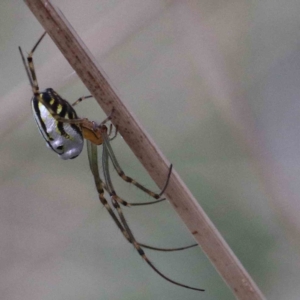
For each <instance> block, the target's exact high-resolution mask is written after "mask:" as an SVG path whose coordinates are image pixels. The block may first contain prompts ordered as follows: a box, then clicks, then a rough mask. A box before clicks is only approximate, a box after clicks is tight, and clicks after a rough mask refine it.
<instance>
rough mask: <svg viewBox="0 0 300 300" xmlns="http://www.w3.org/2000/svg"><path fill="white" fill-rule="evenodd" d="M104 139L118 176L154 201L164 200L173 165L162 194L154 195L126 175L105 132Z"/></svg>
mask: <svg viewBox="0 0 300 300" xmlns="http://www.w3.org/2000/svg"><path fill="white" fill-rule="evenodd" d="M102 138H103V142H104V143H105V147H106V149H107V152H108V155H109V157H110V159H111V161H112V163H113V166H114V168H115V170H116V171H117V173H118V175H119V176H120V177H121V178H122V179H123V180H124V181H126V182H129V183H132V184H133V185H135V186H136V187H137V188H139V189H140V190H142V191H143V192H145V193H146V194H148V195H150V196H151V197H153V198H154V199H159V200H162V199H160V197H161V195H162V194H163V193H164V191H165V189H166V188H167V185H168V183H169V180H170V177H171V172H172V165H171V166H170V169H169V174H168V178H167V181H166V184H165V186H164V188H163V190H162V192H161V193H159V194H157V193H154V192H152V191H150V190H149V189H147V188H146V187H144V186H143V185H141V184H140V183H138V182H137V181H135V180H134V179H132V178H131V177H129V176H127V175H125V173H124V171H123V170H122V169H121V167H120V165H119V163H118V161H117V158H116V156H115V154H114V152H113V149H112V147H111V145H110V143H109V139H108V137H107V134H106V132H105V130H104V131H103V132H102Z"/></svg>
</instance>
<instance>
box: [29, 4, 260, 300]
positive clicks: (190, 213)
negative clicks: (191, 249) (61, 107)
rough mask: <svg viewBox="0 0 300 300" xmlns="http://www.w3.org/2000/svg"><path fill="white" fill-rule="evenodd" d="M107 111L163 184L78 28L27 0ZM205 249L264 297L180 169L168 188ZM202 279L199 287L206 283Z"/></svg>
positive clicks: (250, 292) (221, 268)
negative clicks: (199, 202) (186, 183)
mask: <svg viewBox="0 0 300 300" xmlns="http://www.w3.org/2000/svg"><path fill="white" fill-rule="evenodd" d="M25 2H26V3H27V5H28V7H29V8H30V10H31V11H32V12H33V14H34V15H35V16H36V18H37V19H38V20H39V22H40V23H41V24H42V26H43V27H44V28H45V30H46V31H47V32H48V34H49V35H50V36H51V38H52V39H53V41H54V42H55V44H56V45H57V46H58V48H59V49H60V51H61V52H62V54H63V55H64V56H65V57H66V59H67V60H68V62H69V63H70V65H71V66H72V67H73V68H74V70H75V71H76V73H77V74H78V76H79V77H80V78H81V80H82V81H83V83H84V84H85V85H86V87H87V88H88V89H89V91H90V92H91V94H92V95H93V96H94V97H95V99H96V100H97V101H98V103H99V105H100V106H101V108H102V109H103V110H104V112H105V113H106V114H107V115H109V114H110V113H111V111H112V109H113V108H114V109H115V112H114V114H113V116H112V122H113V124H114V125H118V129H119V132H120V134H121V135H122V136H123V138H124V140H125V141H126V142H127V144H128V145H129V147H130V148H131V150H132V151H133V153H134V154H135V155H136V156H137V158H138V159H139V160H140V162H141V163H142V164H143V166H144V167H145V169H146V170H147V171H148V173H149V174H150V176H151V177H152V179H153V180H154V181H155V182H156V184H157V185H158V186H159V187H160V188H162V187H163V185H164V183H165V178H166V176H167V174H168V169H169V165H170V163H168V162H167V160H166V158H165V157H164V156H163V155H162V153H161V152H160V151H159V149H158V148H157V147H156V145H155V144H154V142H153V141H152V140H151V139H150V137H149V136H148V135H147V134H146V132H145V131H144V130H143V129H142V127H141V125H140V124H139V123H138V121H137V120H136V119H135V118H134V117H133V116H132V114H131V113H130V112H129V111H128V110H127V108H126V107H125V106H124V104H123V103H122V102H121V100H120V98H119V97H118V96H117V94H116V93H115V92H114V90H113V89H112V87H111V85H110V84H109V83H108V81H107V79H106V78H105V76H104V75H103V72H102V71H101V70H100V68H99V66H98V64H97V62H96V61H95V59H94V57H93V56H92V55H91V54H90V52H89V51H88V49H87V48H86V46H85V45H84V44H83V42H82V41H81V39H80V38H79V37H78V36H77V34H76V32H75V31H74V29H73V28H72V27H71V26H70V24H69V23H68V22H67V20H66V19H65V17H64V16H63V15H62V13H61V12H60V11H59V10H58V9H57V8H55V7H53V5H52V4H51V2H50V1H45V0H25ZM165 195H166V196H167V198H168V199H169V200H170V202H171V204H172V205H173V207H174V209H175V210H176V212H177V213H178V215H179V216H180V218H181V219H182V220H183V221H184V223H185V224H186V226H187V227H188V229H189V230H190V232H191V233H192V235H193V236H194V238H195V239H196V240H197V242H198V243H199V245H200V246H201V248H202V249H203V251H204V252H205V253H206V255H207V256H208V257H209V259H210V261H211V262H212V263H213V265H214V266H215V268H216V269H217V270H218V272H219V273H220V275H221V276H222V278H223V279H224V281H225V282H226V283H227V285H228V286H229V287H230V288H231V289H232V292H233V293H234V295H235V296H236V298H237V299H243V300H250V299H251V300H254V299H265V298H264V296H263V295H262V293H261V291H260V290H259V288H258V287H257V286H256V284H255V283H254V281H253V280H252V279H251V277H250V276H249V274H248V273H247V271H246V270H245V269H244V267H243V266H242V264H241V263H240V262H239V260H238V259H237V257H236V256H235V255H234V253H233V252H232V251H231V249H230V248H229V246H228V245H227V243H226V242H225V241H224V239H223V238H222V236H221V235H220V234H219V232H218V230H217V229H216V228H215V226H214V225H213V224H212V222H211V221H210V219H209V218H208V217H207V215H206V214H205V212H204V211H203V210H202V208H201V207H200V205H199V204H198V202H197V201H196V200H195V199H194V197H193V195H192V194H191V193H190V191H189V190H188V189H187V187H186V186H185V184H184V183H183V182H182V180H181V179H180V177H179V176H178V174H177V173H176V171H175V170H173V172H172V175H171V178H170V183H169V185H168V188H167V190H166V192H165ZM202 285H203V284H202V281H201V277H200V278H199V286H202Z"/></svg>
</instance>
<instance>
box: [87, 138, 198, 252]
mask: <svg viewBox="0 0 300 300" xmlns="http://www.w3.org/2000/svg"><path fill="white" fill-rule="evenodd" d="M87 152H88V158H89V164H90V169H91V171H92V174H93V177H94V180H95V185H96V188H97V191H98V194H99V199H100V201H101V203H102V204H103V205H104V207H105V208H106V209H107V210H108V212H109V214H110V216H111V217H112V219H113V220H114V221H115V223H116V225H117V226H118V228H119V229H120V231H121V232H122V234H123V235H124V237H125V238H126V239H127V241H128V242H129V243H132V241H131V240H130V238H129V235H128V234H127V232H126V230H125V229H124V227H123V225H122V224H121V222H120V221H119V219H118V218H117V217H116V215H115V213H114V211H113V210H112V209H111V207H110V205H109V204H108V202H107V200H106V199H105V197H104V191H103V188H104V187H106V184H105V183H104V182H103V181H102V180H101V178H100V175H99V168H98V153H97V147H96V145H94V144H92V143H91V142H90V141H87ZM106 189H108V188H106ZM140 245H142V246H143V247H145V248H148V249H151V250H157V251H165V252H167V251H177V250H185V249H188V248H191V247H193V246H194V245H192V246H187V247H180V248H157V247H153V246H149V245H146V244H140ZM195 246H197V244H195Z"/></svg>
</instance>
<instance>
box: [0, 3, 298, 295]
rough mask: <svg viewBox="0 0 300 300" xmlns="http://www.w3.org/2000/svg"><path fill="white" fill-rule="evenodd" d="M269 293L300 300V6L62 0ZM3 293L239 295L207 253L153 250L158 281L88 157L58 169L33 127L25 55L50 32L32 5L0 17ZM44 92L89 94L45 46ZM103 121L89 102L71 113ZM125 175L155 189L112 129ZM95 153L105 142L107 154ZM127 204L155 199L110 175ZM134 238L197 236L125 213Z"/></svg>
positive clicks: (153, 209) (166, 218)
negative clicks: (122, 229) (117, 220)
mask: <svg viewBox="0 0 300 300" xmlns="http://www.w3.org/2000/svg"><path fill="white" fill-rule="evenodd" d="M53 2H54V3H56V4H57V5H58V6H59V8H60V9H61V10H62V12H63V13H64V14H65V16H66V17H67V18H68V20H69V21H70V23H71V24H72V25H73V27H74V28H75V30H76V31H77V32H78V34H79V35H80V36H81V38H82V39H83V41H84V42H85V43H86V45H87V46H88V47H89V49H90V51H91V52H92V53H93V54H94V55H95V57H96V58H97V60H98V61H99V64H100V65H101V67H102V69H103V70H104V71H105V73H106V75H107V76H108V77H109V78H110V81H111V83H112V85H113V86H114V87H115V89H116V91H117V93H118V94H119V96H120V97H121V99H123V101H124V102H125V104H126V105H127V106H128V108H129V109H130V110H131V111H132V113H133V114H134V115H136V116H137V117H138V119H139V120H140V122H141V123H142V124H143V125H144V127H145V128H146V130H147V132H148V133H149V134H150V135H151V136H152V138H153V139H154V140H155V141H156V143H157V144H158V145H159V147H160V149H161V150H162V151H163V153H164V154H165V155H166V157H167V158H168V159H169V161H170V162H172V163H173V165H174V167H175V169H176V170H177V171H178V173H179V174H180V175H181V177H182V179H183V180H184V181H185V182H186V184H187V186H188V187H189V188H190V190H191V191H192V193H193V194H194V196H195V197H196V199H197V200H198V201H199V203H200V204H201V206H202V207H203V208H204V209H205V211H206V213H207V214H208V216H209V217H210V218H211V219H212V221H213V222H214V224H215V225H216V227H217V228H218V229H219V231H220V233H221V234H222V235H223V237H224V238H225V240H226V241H227V242H228V244H229V245H230V247H231V248H232V249H233V251H234V252H235V254H236V255H237V256H238V258H239V259H240V261H241V262H242V264H243V265H244V267H245V268H246V269H247V270H248V272H249V273H250V274H251V276H252V277H253V279H254V281H255V282H256V283H257V284H258V286H259V287H260V288H261V290H262V292H263V293H264V294H265V296H266V297H267V298H268V299H275V300H281V299H289V300H298V299H299V298H300V296H299V295H300V285H299V276H300V268H299V267H300V259H299V250H300V238H299V231H300V218H299V212H300V202H299V196H298V195H299V194H300V184H299V182H300V150H299V149H300V131H299V127H300V118H299V113H300V102H299V99H298V98H299V95H300V51H299V50H300V30H299V28H300V19H299V13H300V2H299V1H296V0H287V1H284V2H283V1H274V0H272V1H271V0H264V1H243V0H239V1H237V0H229V1H221V0H209V1H206V0H204V1H196V0H186V1H176V0H173V1H172V0H165V1H163V0H151V1H149V0H144V1H138V0H122V1H121V0H114V1H112V0H90V1H82V0H81V1H80V0H73V1H70V0H60V1H58V0H55V1H53ZM0 23H1V26H0V50H1V56H0V65H1V72H0V76H1V80H0V89H1V100H0V101H1V109H0V136H1V144H0V168H1V173H0V199H1V202H0V241H1V243H0V291H1V299H5V300H18V299H22V300H27V299H28V300H29V299H30V300H32V299H43V300H48V299H64V300H65V299H72V300H75V299H89V300H92V299H131V300H133V299H145V300H148V299H149V300H150V299H166V300H167V299H173V300H176V299H188V300H194V299H207V300H209V299H212V300H216V299H218V300H219V299H222V300H227V299H234V296H233V294H232V293H231V291H230V290H229V289H228V288H227V286H226V285H225V284H224V282H223V281H222V279H221V278H220V276H219V275H218V273H217V272H216V271H215V269H214V268H213V266H212V265H211V263H210V262H209V261H208V259H207V258H206V256H205V254H204V253H203V252H202V251H201V249H199V248H195V249H191V250H186V251H184V252H177V253H159V252H154V251H150V250H149V251H147V254H148V255H149V257H150V258H151V260H152V261H153V262H154V263H155V265H157V266H158V267H159V269H160V270H161V271H162V272H164V273H165V274H166V275H167V276H170V277H171V278H172V279H174V280H177V281H180V282H182V283H185V284H189V285H192V286H197V287H200V288H204V289H205V290H206V292H205V293H202V294H199V293H198V292H194V291H190V290H186V289H183V288H180V287H177V286H174V285H172V284H170V283H168V282H166V281H164V280H163V279H162V278H160V277H159V276H158V275H157V274H155V273H154V272H153V271H152V270H151V269H150V268H149V267H148V266H147V265H146V264H145V263H144V262H143V261H142V260H141V258H140V257H139V255H138V254H137V253H136V252H135V251H134V249H133V247H132V246H131V245H129V244H128V243H127V242H126V241H125V240H124V238H123V237H122V236H121V234H120V233H119V231H118V229H117V228H116V226H115V224H114V223H113V221H112V220H111V219H110V217H109V216H108V214H107V212H106V211H105V209H104V208H103V207H102V206H101V205H100V204H99V200H98V198H97V193H96V190H95V187H94V183H93V178H92V176H91V174H90V171H89V168H88V160H87V155H86V151H84V152H83V153H82V154H81V156H79V157H78V158H77V159H75V160H70V161H62V160H60V159H59V158H58V157H57V155H56V154H55V153H53V152H51V151H49V150H48V149H47V148H46V146H45V142H44V140H43V139H42V137H41V136H40V134H39V132H38V129H37V127H36V125H35V123H34V120H33V117H32V113H31V108H30V99H31V96H32V95H31V90H30V87H29V83H28V79H27V77H26V73H25V71H24V68H23V65H22V62H21V59H20V55H19V52H18V48H17V47H18V46H22V48H23V50H24V51H25V53H26V52H29V51H30V50H31V48H32V47H33V45H34V43H35V42H36V41H37V39H38V38H39V37H40V35H41V34H42V33H43V29H42V27H41V26H40V25H39V23H38V22H37V21H36V20H35V18H34V16H33V15H32V14H31V12H30V11H29V10H28V9H27V7H26V5H25V4H24V3H23V2H20V1H17V0H3V1H2V2H1V9H0ZM34 59H35V64H36V70H37V74H38V80H39V84H40V87H41V89H44V88H47V87H52V88H54V89H55V90H56V91H57V92H58V93H59V94H61V96H62V97H63V98H65V99H68V100H69V101H70V102H73V101H75V100H76V99H77V98H79V97H81V96H84V95H87V94H89V93H88V91H87V90H86V88H85V87H84V86H83V84H82V83H81V82H80V80H79V79H78V77H77V76H76V75H75V74H74V72H73V71H72V69H71V67H70V66H69V65H68V63H67V62H66V61H65V59H64V58H63V57H62V55H61V54H60V53H59V51H58V49H57V48H56V46H55V45H54V44H53V42H52V41H51V40H50V38H49V37H46V38H45V40H44V41H43V43H42V44H41V45H40V47H39V48H38V50H37V51H36V54H35V57H34ZM77 112H78V114H79V115H80V116H83V117H88V118H89V119H92V120H98V121H101V120H102V119H103V118H104V117H105V116H104V114H103V112H102V111H101V109H100V108H99V106H98V105H96V104H95V101H94V100H90V101H86V102H84V103H82V104H81V105H80V106H78V108H77ZM113 147H114V149H115V150H116V155H117V157H118V159H119V162H120V164H121V166H122V167H123V168H124V170H125V172H127V173H128V175H130V176H132V177H134V178H137V179H138V180H139V181H140V182H141V183H143V184H144V185H146V186H147V187H149V188H151V189H153V190H155V191H157V187H156V186H155V184H153V182H152V181H151V179H150V178H149V176H148V175H147V174H146V173H145V171H144V170H143V168H142V167H141V166H140V164H139V162H138V161H137V159H136V158H135V157H133V155H132V154H131V152H130V151H129V149H128V147H127V145H126V144H125V143H124V141H123V140H122V137H121V136H119V137H118V138H117V139H116V140H115V141H114V142H113ZM99 151H100V149H99ZM112 174H113V180H114V184H115V187H116V189H117V191H118V193H119V195H121V196H123V198H125V199H126V200H128V201H147V200H148V201H149V200H150V198H149V197H148V196H147V195H144V194H143V193H141V192H140V191H138V190H137V189H136V188H135V187H134V186H130V185H128V184H126V183H123V182H122V181H121V180H120V179H119V178H118V176H116V172H114V171H112ZM125 213H126V217H127V219H128V221H129V223H130V226H131V227H132V229H133V231H134V233H135V235H136V237H137V239H138V240H139V241H141V242H144V243H148V244H151V245H153V246H157V247H179V246H184V245H188V244H190V243H192V242H193V239H192V237H191V235H190V234H189V232H188V231H187V230H186V228H185V226H184V224H183V223H182V222H181V221H180V219H179V218H178V216H177V215H176V214H175V212H174V211H173V209H172V207H171V205H170V204H168V203H167V202H166V203H162V204H156V205H153V206H149V207H139V208H130V209H125Z"/></svg>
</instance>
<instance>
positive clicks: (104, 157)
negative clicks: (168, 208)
mask: <svg viewBox="0 0 300 300" xmlns="http://www.w3.org/2000/svg"><path fill="white" fill-rule="evenodd" d="M106 143H107V140H106V139H105V140H104V143H103V151H102V168H103V174H104V178H105V183H106V187H107V191H108V193H109V195H110V196H111V197H112V198H113V199H115V200H116V201H117V202H119V203H121V204H122V205H124V206H137V205H149V204H154V203H158V202H161V201H163V200H165V199H159V200H156V201H150V202H142V203H131V202H130V203H129V202H127V201H125V200H123V199H122V198H121V197H119V196H118V195H117V193H116V192H115V189H114V187H113V183H112V181H111V178H110V172H109V166H108V151H107V148H106Z"/></svg>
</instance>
